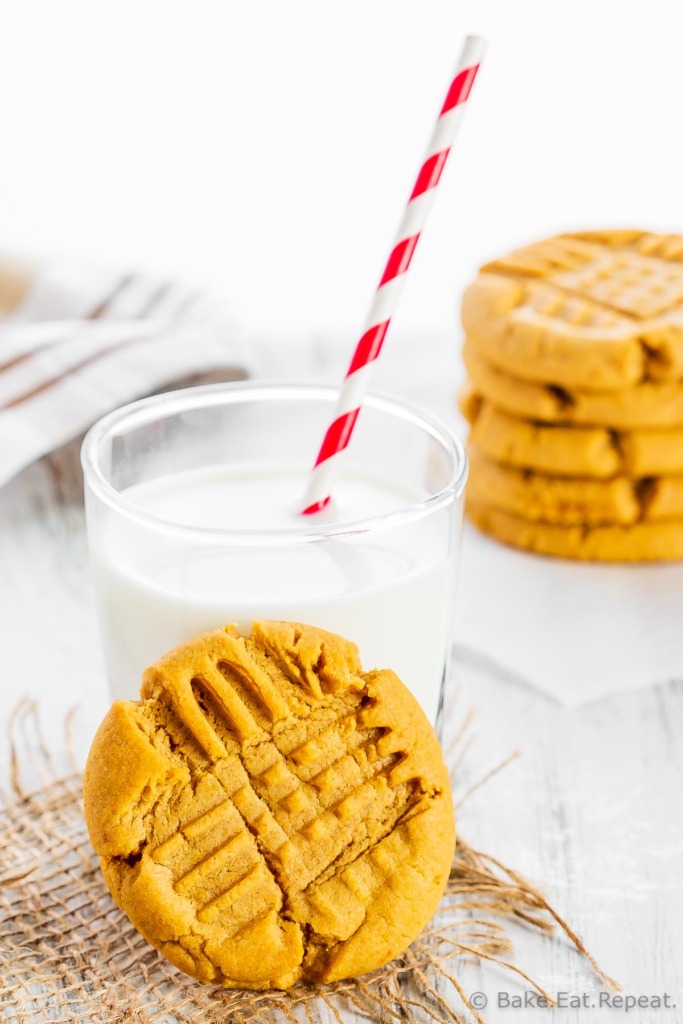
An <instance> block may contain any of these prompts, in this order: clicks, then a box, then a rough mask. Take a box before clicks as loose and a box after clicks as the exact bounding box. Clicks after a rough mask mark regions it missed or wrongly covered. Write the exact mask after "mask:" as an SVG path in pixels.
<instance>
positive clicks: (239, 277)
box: [0, 0, 683, 344]
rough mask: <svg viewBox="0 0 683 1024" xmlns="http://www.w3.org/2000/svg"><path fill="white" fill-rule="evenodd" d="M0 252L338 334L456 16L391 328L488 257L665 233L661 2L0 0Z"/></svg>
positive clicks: (390, 204) (680, 84)
mask: <svg viewBox="0 0 683 1024" xmlns="http://www.w3.org/2000/svg"><path fill="white" fill-rule="evenodd" d="M0 24H1V28H0V97H1V98H2V106H1V109H2V113H1V115H0V248H2V249H4V250H13V249H14V250H16V249H17V248H19V249H21V250H25V251H27V252H29V253H37V254H43V253H48V254H54V255H78V256H82V257H85V258H96V259H99V260H103V261H108V262H114V263H122V264H124V265H129V264H132V265H134V266H135V265H137V266H139V267H142V268H145V267H146V268H148V269H152V270H155V271H157V270H160V271H162V272H166V273H173V274H175V275H178V276H181V277H183V278H186V279H189V280H190V281H197V282H208V283H210V284H211V285H212V286H213V287H215V288H218V289H219V290H221V291H222V292H224V293H225V294H226V295H227V296H228V297H229V299H230V301H231V304H232V307H233V309H234V311H235V312H236V314H237V316H238V317H239V318H240V319H241V320H242V321H243V322H244V324H245V325H246V326H247V327H251V328H254V329H257V330H266V331H270V330H272V329H278V330H284V331H286V332H292V331H293V332H298V331H302V332H306V331H317V330H329V329H334V330H335V331H339V332H340V336H341V337H342V338H343V337H344V336H345V334H346V333H348V334H349V344H351V343H352V341H353V338H352V337H351V335H353V334H354V333H355V331H356V330H357V329H358V327H359V325H360V323H361V321H362V319H363V316H364V314H365V310H366V307H367V304H368V302H369V299H370V296H371V293H372V291H373V289H374V287H375V284H376V281H377V278H378V275H379V273H380V271H381V268H382V267H383V263H384V259H385V257H386V253H387V249H388V247H389V244H390V240H391V238H392V237H393V233H394V230H395V227H396V224H397V221H398V218H399V216H400V213H401V210H402V207H403V204H404V202H405V200H406V197H407V194H408V191H409V189H410V187H411V185H412V181H413V177H414V174H415V171H416V169H417V167H418V165H419V162H420V159H421V156H422V152H423V148H424V146H425V143H426V140H427V138H428V135H429V132H430V130H431V125H432V122H433V120H434V118H435V116H436V114H437V112H438V109H439V107H440V104H441V101H442V99H443V94H444V91H445V88H446V86H447V84H448V82H449V80H450V74H451V70H452V67H453V65H454V62H455V60H456V58H457V54H458V51H459V48H460V45H461V40H462V37H463V35H464V34H465V33H466V32H468V31H478V32H482V33H484V34H485V35H486V36H488V37H489V39H490V48H489V52H488V57H487V60H486V63H485V66H484V67H483V70H482V72H481V74H480V77H479V80H478V82H477V84H476V86H475V90H474V92H473V94H472V102H471V104H470V109H469V110H468V112H467V118H466V121H465V125H464V129H463V131H462V134H461V136H460V141H459V143H458V144H457V148H456V150H455V151H454V152H453V154H452V156H451V161H450V164H449V166H448V168H447V171H446V173H445V175H444V177H443V178H442V182H441V186H440V190H439V195H438V197H437V202H436V205H435V207H434V210H433V214H432V218H431V220H430V223H429V227H428V230H427V231H426V232H425V233H424V235H423V238H422V241H421V244H420V247H419V249H418V253H417V255H416V258H415V261H414V263H413V269H412V271H411V275H410V280H409V283H408V285H407V288H406V291H405V294H404V297H403V301H402V304H401V307H400V311H399V314H398V315H397V318H396V321H397V326H398V327H400V328H402V329H415V328H431V329H444V328H448V327H450V326H452V325H454V324H455V320H456V305H457V299H458V294H459V291H460V289H461V287H462V284H463V283H464V282H465V281H466V279H467V278H468V277H469V276H470V275H471V274H472V272H473V270H474V268H475V266H476V264H477V263H478V262H480V261H482V260H483V259H485V258H486V257H488V256H491V255H494V254H496V253H498V252H499V251H502V250H505V249H507V248H508V247H510V246H512V245H515V244H517V243H520V242H523V241H525V240H528V239H533V238H534V237H536V236H540V235H544V234H548V233H551V232H554V231H556V230H562V229H568V228H578V227H586V226H598V225H612V224H614V225H625V226H630V225H633V226H641V225H642V226H645V227H651V228H655V229H662V230H666V229H672V230H680V229H681V228H682V227H683V223H682V221H683V216H682V209H681V203H682V192H683V186H682V183H683V176H682V171H683V166H682V165H683V160H682V159H681V152H682V143H681V105H682V104H681V101H682V99H683V60H681V57H680V53H681V37H682V30H683V5H682V4H681V3H680V2H678V0H668V2H667V0H649V2H648V3H642V2H640V0H638V2H632V0H573V2H572V3H569V2H567V0H564V2H558V0H555V2H552V0H478V2H476V0H461V2H459V3H454V2H447V0H420V2H417V0H413V2H408V0H345V2H344V3H343V4H342V3H334V4H333V3H329V2H328V3H325V2H321V0H287V2H282V0H261V2H254V0H241V2H235V0H193V2H190V0H183V2H180V0H117V2H116V3H105V2H103V0H99V2H97V0H96V2H93V0H59V2H54V0H0Z"/></svg>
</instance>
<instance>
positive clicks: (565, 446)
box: [460, 392, 683, 479]
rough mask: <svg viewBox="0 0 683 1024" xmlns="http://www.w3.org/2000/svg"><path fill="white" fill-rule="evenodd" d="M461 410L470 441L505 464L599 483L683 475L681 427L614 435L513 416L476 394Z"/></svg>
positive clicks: (462, 402) (469, 394) (463, 402)
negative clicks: (620, 478) (615, 478)
mask: <svg viewBox="0 0 683 1024" xmlns="http://www.w3.org/2000/svg"><path fill="white" fill-rule="evenodd" d="M460 407H461V409H462V412H463V415H464V416H465V418H466V419H467V420H468V422H469V424H470V441H471V442H472V443H473V444H474V445H476V447H477V448H478V449H479V451H481V452H482V453H483V454H484V455H486V456H488V458H490V459H494V460H495V461H497V462H501V463H503V464H504V465H508V466H517V467H518V468H520V469H534V470H538V471H539V472H541V473H550V474H554V475H556V476H582V477H595V478H600V479H602V478H605V477H612V476H617V475H620V474H623V475H625V476H631V477H635V478H639V477H649V476H675V475H676V474H680V475H683V428H681V427H671V428H670V429H669V430H666V429H660V430H654V429H653V430H631V431H616V430H609V429H607V428H606V427H579V426H575V427H564V426H557V425H554V424H548V423H539V422H537V421H533V420H524V419H520V417H518V416H511V415H510V414H509V413H507V412H504V411H503V410H502V409H497V408H496V406H495V405H492V404H491V402H488V401H486V399H483V398H481V397H480V396H478V395H476V394H474V393H472V392H466V393H465V394H463V395H462V396H461V399H460Z"/></svg>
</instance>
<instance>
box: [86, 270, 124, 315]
mask: <svg viewBox="0 0 683 1024" xmlns="http://www.w3.org/2000/svg"><path fill="white" fill-rule="evenodd" d="M134 280H135V276H134V275H133V274H126V276H125V277H122V278H121V280H120V281H118V282H117V283H116V286H115V287H114V288H113V289H112V291H110V292H109V294H108V295H106V296H105V297H104V298H103V299H102V300H101V301H100V302H98V304H97V305H96V306H95V307H94V308H93V309H91V310H90V312H89V313H87V314H86V316H85V319H86V320H101V319H102V317H103V316H104V314H105V313H106V312H107V310H108V309H109V307H110V306H111V304H112V303H113V302H115V301H116V299H118V297H119V295H121V293H122V292H124V291H125V290H126V288H128V287H129V286H130V285H131V284H132V283H133V281H134Z"/></svg>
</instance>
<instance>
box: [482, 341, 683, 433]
mask: <svg viewBox="0 0 683 1024" xmlns="http://www.w3.org/2000/svg"><path fill="white" fill-rule="evenodd" d="M463 358H464V360H465V365H466V367H467V370H468V373H469V375H470V380H471V383H472V386H473V388H474V390H475V391H476V392H477V393H478V394H480V395H482V396H483V397H484V398H486V399H488V400H489V401H490V402H492V403H493V405H496V406H498V407H499V408H500V409H504V410H505V411H506V412H509V413H511V414H512V415H513V416H520V417H522V418H523V419H530V420H540V421H541V422H544V423H564V424H573V423H575V424H579V425H582V426H597V427H612V428H614V429H615V430H633V429H639V428H650V427H655V428H660V427H681V426H683V381H680V382H679V381H672V382H668V381H667V382H663V383H656V382H653V381H645V382H643V383H641V384H637V385H635V386H634V387H629V388H623V389H622V390H621V391H581V390H579V389H574V388H572V389H571V390H568V389H567V388H566V387H565V386H564V382H561V383H560V382H558V383H553V382H549V383H547V384H537V383H532V382H531V381H529V380H522V378H521V377H520V376H516V377H513V376H512V375H511V374H510V373H506V372H504V371H503V370H499V369H498V368H497V367H495V366H494V365H493V363H491V362H490V361H488V360H487V359H484V358H483V357H482V356H481V355H480V354H479V352H478V351H477V350H476V349H475V348H473V346H472V345H471V344H470V343H469V341H467V342H466V343H465V345H464V348H463Z"/></svg>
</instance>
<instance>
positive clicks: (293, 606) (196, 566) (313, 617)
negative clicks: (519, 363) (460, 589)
mask: <svg viewBox="0 0 683 1024" xmlns="http://www.w3.org/2000/svg"><path fill="white" fill-rule="evenodd" d="M337 394H338V393H337V390H336V389H335V388H327V387H319V386H314V385H292V384H270V383H262V382H246V383H242V382H240V383H229V384H217V385H210V386H208V387H198V388H190V389H187V390H184V391H176V392H172V393H169V394H164V395H159V396H155V397H152V398H146V399H144V400H142V401H140V402H135V403H133V404H131V405H128V406H125V407H123V408H121V409H118V410H116V411H115V412H112V413H110V414H109V415H108V416H105V417H104V419H102V420H100V421H99V423H97V424H95V426H94V427H93V428H92V429H91V430H90V432H89V434H88V435H87V437H86V439H85V441H84V443H83V451H82V461H83V470H84V473H85V496H86V511H87V523H88V537H89V543H90V552H91V559H92V565H93V570H94V576H95V585H96V596H97V604H98V615H99V621H100V628H101V634H102V640H103V644H104V653H105V660H106V665H107V672H108V676H109V681H110V685H111V691H112V695H113V696H114V697H116V698H123V699H135V698H137V696H138V687H139V683H140V677H141V674H142V671H143V669H144V668H145V667H146V666H147V665H149V664H151V663H152V662H154V661H155V660H156V659H157V658H159V657H160V656H161V655H162V654H163V653H165V652H166V651H167V650H169V649H171V648H172V647H174V646H176V645H177V644H179V643H182V642H184V641H187V640H190V639H191V638H192V637H194V636H196V635H197V634H198V633H201V632H203V631H205V630H210V629H215V628H218V627H220V626H224V625H226V624H227V623H231V622H232V623H236V624H238V625H239V626H240V628H242V629H248V628H249V625H250V623H251V622H252V621H253V620H254V619H287V620H293V621H297V622H304V623H308V624H311V625H315V626H320V627H323V628H325V629H328V630H331V631H332V632H335V633H339V634H340V635H342V636H345V637H347V638H348V639H350V640H353V641H355V643H357V644H358V646H359V648H360V654H361V659H362V663H363V667H364V669H366V670H369V669H371V668H374V667H377V668H392V669H393V670H394V671H395V672H396V673H397V674H398V675H399V676H400V677H401V678H402V679H403V681H404V683H405V684H406V685H407V686H408V687H409V688H410V689H411V690H412V692H413V693H414V694H415V696H416V697H417V699H418V700H419V702H420V703H421V705H422V707H423V708H424V710H425V712H426V713H427V715H428V717H429V718H430V720H431V721H432V723H433V724H434V725H435V726H437V725H438V719H439V716H440V711H441V706H442V702H443V694H444V682H445V679H446V673H447V667H448V663H449V653H450V647H451V642H452V628H453V605H454V597H455V585H456V575H457V558H458V551H459V545H460V531H461V522H462V496H463V490H464V486H465V480H466V476H467V466H466V458H465V453H464V451H463V448H462V446H461V444H460V442H459V441H458V440H457V439H456V438H455V437H454V436H453V435H452V434H451V432H450V431H449V430H448V428H447V427H445V426H444V425H442V424H440V423H439V422H437V421H436V420H434V419H432V418H431V417H429V416H427V415H426V414H424V413H423V412H421V411H420V410H418V409H416V408H413V407H411V406H410V405H408V404H406V403H403V402H399V401H396V400H394V399H389V398H384V397H379V396H374V395H373V396H370V397H368V398H367V399H366V401H365V403H364V406H363V410H362V412H361V414H360V417H359V419H358V423H357V425H356V430H355V432H354V436H353V439H352V441H351V444H350V445H349V448H348V450H347V452H346V455H345V458H344V460H343V467H342V470H341V473H340V476H339V479H338V481H337V483H336V484H335V488H334V491H335V494H334V501H333V502H332V505H331V506H330V508H328V509H327V510H325V512H324V513H322V514H320V515H317V516H314V517H303V516H301V515H300V514H298V513H299V509H300V507H301V502H302V500H303V492H304V486H305V482H306V478H307V473H308V470H309V468H310V466H311V465H312V463H313V460H314V458H315V455H316V452H317V448H318V445H319V442H320V439H321V437H322V435H323V432H324V430H325V429H326V427H327V425H328V424H329V423H330V421H331V419H332V417H333V413H334V407H335V402H336V399H337Z"/></svg>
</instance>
